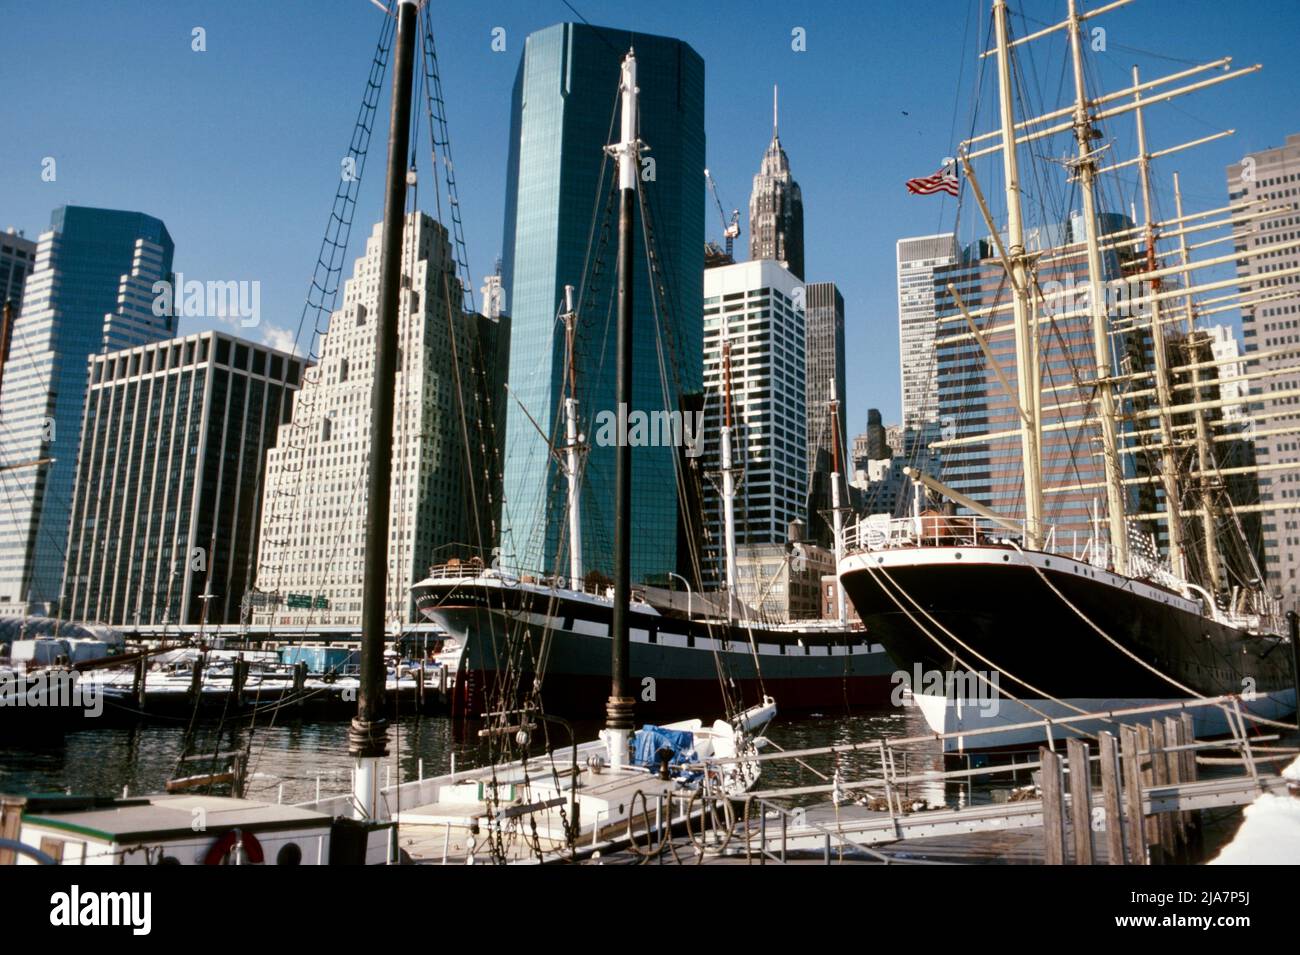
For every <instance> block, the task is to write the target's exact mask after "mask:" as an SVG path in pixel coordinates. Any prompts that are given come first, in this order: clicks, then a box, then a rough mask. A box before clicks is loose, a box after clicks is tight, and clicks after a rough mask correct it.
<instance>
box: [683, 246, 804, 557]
mask: <svg viewBox="0 0 1300 955" xmlns="http://www.w3.org/2000/svg"><path fill="white" fill-rule="evenodd" d="M802 287H803V283H802V282H801V281H800V280H799V279H798V278H796V277H795V276H794V275H793V274H792V273H791V272H790V271H789V270H788V269H786V268H784V267H783V266H782V265H781V264H780V263H778V262H776V261H774V260H771V259H760V260H757V261H750V262H739V263H737V264H735V265H726V266H721V267H719V268H712V269H707V270H705V272H704V394H705V403H704V408H705V417H704V435H705V440H704V469H705V472H706V473H707V474H709V475H711V477H709V478H706V479H705V482H704V512H705V516H706V521H707V533H708V537H707V542H706V553H707V557H708V559H707V561H706V572H710V571H712V572H713V573H714V574H716V575H717V577H718V578H719V579H721V577H722V576H723V574H722V573H721V553H722V526H723V525H722V504H721V493H720V491H719V486H720V484H721V482H720V480H719V478H718V477H717V472H718V470H719V468H720V466H721V458H720V445H719V441H718V438H719V433H720V428H721V426H722V417H723V361H722V353H723V343H724V341H726V342H728V343H729V344H730V350H731V402H732V420H733V432H732V442H731V447H732V461H733V465H734V466H735V467H736V468H740V469H742V472H741V473H740V474H739V475H738V476H737V492H736V541H737V543H738V544H739V545H741V546H742V547H743V546H744V545H746V544H772V543H781V542H784V541H785V539H786V534H787V529H788V527H789V524H790V522H791V521H793V520H794V519H795V518H801V519H802V517H803V510H804V508H805V506H806V495H807V491H808V488H807V483H808V471H807V453H808V408H807V400H808V399H807V355H806V342H805V334H806V326H805V320H804V303H803V296H802V292H801V290H802Z"/></svg>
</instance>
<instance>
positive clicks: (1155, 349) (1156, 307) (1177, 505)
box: [1133, 66, 1200, 580]
mask: <svg viewBox="0 0 1300 955" xmlns="http://www.w3.org/2000/svg"><path fill="white" fill-rule="evenodd" d="M1141 83H1142V80H1141V78H1140V76H1139V75H1138V68H1137V67H1136V66H1135V67H1133V87H1134V90H1135V92H1134V93H1133V99H1134V100H1135V101H1136V102H1139V103H1140V102H1141V101H1142V94H1141V92H1137V90H1140V89H1141ZM1133 117H1134V119H1135V120H1136V121H1137V146H1138V170H1139V172H1140V173H1141V180H1142V222H1143V226H1144V228H1145V230H1146V246H1147V250H1146V251H1147V271H1149V272H1154V271H1156V269H1157V268H1159V262H1158V261H1157V259H1156V232H1155V226H1154V225H1153V220H1154V213H1153V210H1152V208H1151V154H1150V153H1149V152H1148V151H1147V130H1146V123H1145V122H1143V118H1142V109H1141V108H1140V107H1139V108H1137V109H1135V110H1134V111H1133ZM1134 218H1136V216H1135V217H1134ZM1160 284H1161V283H1160V280H1159V279H1155V280H1153V281H1152V282H1151V291H1152V292H1153V293H1157V292H1159V291H1160ZM1150 308H1151V351H1152V355H1153V358H1154V361H1155V366H1156V367H1155V378H1156V402H1157V404H1158V405H1159V420H1160V479H1161V482H1162V483H1163V484H1164V489H1165V515H1166V521H1165V523H1166V524H1167V525H1168V528H1169V566H1170V567H1171V568H1173V572H1174V573H1175V574H1176V575H1177V576H1179V577H1181V578H1183V579H1184V580H1186V579H1187V560H1186V557H1185V556H1184V554H1183V520H1182V515H1181V510H1182V494H1181V492H1180V491H1179V487H1178V464H1177V461H1176V460H1175V459H1174V429H1173V422H1172V421H1171V419H1170V415H1169V407H1170V406H1171V405H1172V404H1173V398H1172V395H1171V393H1170V389H1169V358H1168V355H1167V354H1166V351H1165V333H1164V329H1163V328H1162V327H1161V321H1160V302H1159V300H1154V301H1152V302H1151V304H1150ZM1195 400H1197V401H1199V400H1200V396H1199V395H1197V396H1196V399H1195Z"/></svg>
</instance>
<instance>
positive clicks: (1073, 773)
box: [1065, 738, 1093, 865]
mask: <svg viewBox="0 0 1300 955" xmlns="http://www.w3.org/2000/svg"><path fill="white" fill-rule="evenodd" d="M1065 746H1066V751H1067V753H1068V754H1069V759H1070V830H1071V833H1072V834H1073V836H1074V864H1075V865H1092V863H1093V846H1092V763H1091V762H1090V761H1089V759H1088V744H1087V743H1085V742H1084V741H1083V740H1081V739H1074V738H1070V739H1068V740H1066V744H1065Z"/></svg>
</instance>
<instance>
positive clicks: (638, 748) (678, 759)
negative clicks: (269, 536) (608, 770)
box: [632, 723, 695, 767]
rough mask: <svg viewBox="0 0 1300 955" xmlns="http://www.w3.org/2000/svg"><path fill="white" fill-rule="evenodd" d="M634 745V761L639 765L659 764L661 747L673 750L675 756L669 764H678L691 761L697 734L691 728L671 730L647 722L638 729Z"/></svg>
mask: <svg viewBox="0 0 1300 955" xmlns="http://www.w3.org/2000/svg"><path fill="white" fill-rule="evenodd" d="M633 747H634V755H633V757H632V761H633V762H634V763H635V764H636V765H638V766H650V767H655V766H658V765H659V756H658V753H659V751H660V750H661V749H670V750H672V751H673V757H672V759H670V760H669V761H668V762H669V765H674V766H676V765H680V764H681V763H687V762H690V760H691V758H692V756H693V755H694V753H695V734H694V733H691V732H690V731H689V730H669V729H664V728H663V727H662V726H651V725H650V724H648V723H647V724H646V725H645V726H643V727H641V729H639V730H637V733H636V738H635V739H634V740H633Z"/></svg>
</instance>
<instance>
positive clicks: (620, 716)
mask: <svg viewBox="0 0 1300 955" xmlns="http://www.w3.org/2000/svg"><path fill="white" fill-rule="evenodd" d="M619 89H620V90H621V91H622V100H623V102H622V114H623V115H622V126H621V129H622V139H621V140H620V141H619V143H618V145H617V146H615V147H613V150H612V151H613V153H614V155H615V156H616V157H617V159H618V186H619V218H618V336H617V348H618V365H617V371H616V386H615V391H616V395H615V400H616V401H617V402H618V417H619V419H620V420H622V421H626V420H627V414H628V411H629V409H630V408H631V406H632V282H633V275H634V273H633V270H632V269H633V264H632V263H633V260H632V245H633V241H632V216H633V210H634V209H635V207H636V206H635V203H636V193H637V175H638V173H639V170H640V163H639V161H638V157H639V155H640V143H639V142H638V141H637V88H636V55H635V53H634V51H632V50H628V53H627V56H626V57H624V59H623V68H622V79H621V82H620V84H619ZM615 461H616V464H615V469H614V613H613V622H612V626H611V630H610V636H611V637H612V640H611V641H610V642H611V644H612V648H611V653H610V687H609V699H608V701H607V702H606V703H605V734H604V736H605V742H606V745H607V747H608V749H609V765H610V766H611V767H612V768H613V769H619V768H621V767H622V766H623V765H624V764H625V763H626V762H627V753H628V742H629V738H630V736H631V733H632V709H633V706H634V704H635V700H634V699H633V698H632V697H630V696H628V695H627V683H628V655H629V652H630V641H629V636H628V623H629V621H628V613H629V610H630V606H629V605H630V604H631V601H632V581H631V567H630V564H631V557H632V546H631V545H632V540H631V533H632V527H631V524H632V448H631V446H630V445H629V444H628V441H627V438H626V435H620V440H619V442H618V447H617V449H616V455H615Z"/></svg>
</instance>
